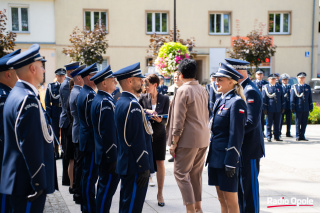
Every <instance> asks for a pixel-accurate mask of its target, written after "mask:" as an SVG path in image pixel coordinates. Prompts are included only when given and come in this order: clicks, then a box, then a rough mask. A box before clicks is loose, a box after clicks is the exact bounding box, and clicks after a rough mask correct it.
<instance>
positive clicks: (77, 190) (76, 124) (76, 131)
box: [69, 65, 86, 204]
mask: <svg viewBox="0 0 320 213" xmlns="http://www.w3.org/2000/svg"><path fill="white" fill-rule="evenodd" d="M85 67H86V65H82V66H79V67H78V68H77V69H75V70H74V71H72V72H71V73H70V75H71V77H72V78H73V82H74V85H73V88H72V90H71V92H70V97H69V106H70V113H71V116H72V117H73V123H72V142H73V147H74V174H73V177H74V181H73V193H74V194H73V200H74V201H75V203H77V204H81V201H82V199H81V193H82V190H81V189H82V188H81V176H82V162H83V153H82V152H80V150H79V140H80V139H79V136H80V121H79V115H78V109H77V100H78V95H79V93H80V91H81V89H82V87H83V79H82V78H81V76H80V75H79V73H80V72H81V71H82V70H83V69H84V68H85Z"/></svg>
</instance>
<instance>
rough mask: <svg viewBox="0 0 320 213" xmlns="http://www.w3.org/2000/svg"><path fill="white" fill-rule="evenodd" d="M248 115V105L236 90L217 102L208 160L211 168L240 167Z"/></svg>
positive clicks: (214, 110) (214, 109)
mask: <svg viewBox="0 0 320 213" xmlns="http://www.w3.org/2000/svg"><path fill="white" fill-rule="evenodd" d="M246 115H247V106H246V103H245V101H244V100H243V99H242V98H241V97H240V96H239V95H236V94H235V92H234V90H232V91H231V92H230V93H229V94H227V95H226V97H224V98H223V99H222V98H219V99H218V100H217V101H216V103H215V106H214V108H213V122H212V126H211V132H212V135H211V140H210V141H211V143H210V146H209V153H208V158H207V163H208V164H209V167H213V168H224V167H225V165H228V166H232V167H239V159H240V152H241V146H242V142H243V138H244V133H245V123H246Z"/></svg>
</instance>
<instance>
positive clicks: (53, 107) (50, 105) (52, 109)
mask: <svg viewBox="0 0 320 213" xmlns="http://www.w3.org/2000/svg"><path fill="white" fill-rule="evenodd" d="M59 90H60V83H59V82H54V83H49V84H48V87H47V91H46V96H45V99H44V101H45V105H46V111H47V113H48V115H49V116H50V118H59V117H60V114H61V112H62V108H61V103H60V93H59Z"/></svg>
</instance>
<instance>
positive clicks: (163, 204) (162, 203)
mask: <svg viewBox="0 0 320 213" xmlns="http://www.w3.org/2000/svg"><path fill="white" fill-rule="evenodd" d="M157 200H158V206H160V207H164V206H165V205H166V204H165V203H164V200H163V198H162V200H161V201H159V197H158V195H157Z"/></svg>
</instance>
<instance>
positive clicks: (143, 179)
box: [137, 170, 150, 188]
mask: <svg viewBox="0 0 320 213" xmlns="http://www.w3.org/2000/svg"><path fill="white" fill-rule="evenodd" d="M149 177H150V170H146V171H144V172H141V173H139V175H138V179H137V185H138V187H139V188H143V187H145V186H146V184H147V183H148V181H149Z"/></svg>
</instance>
